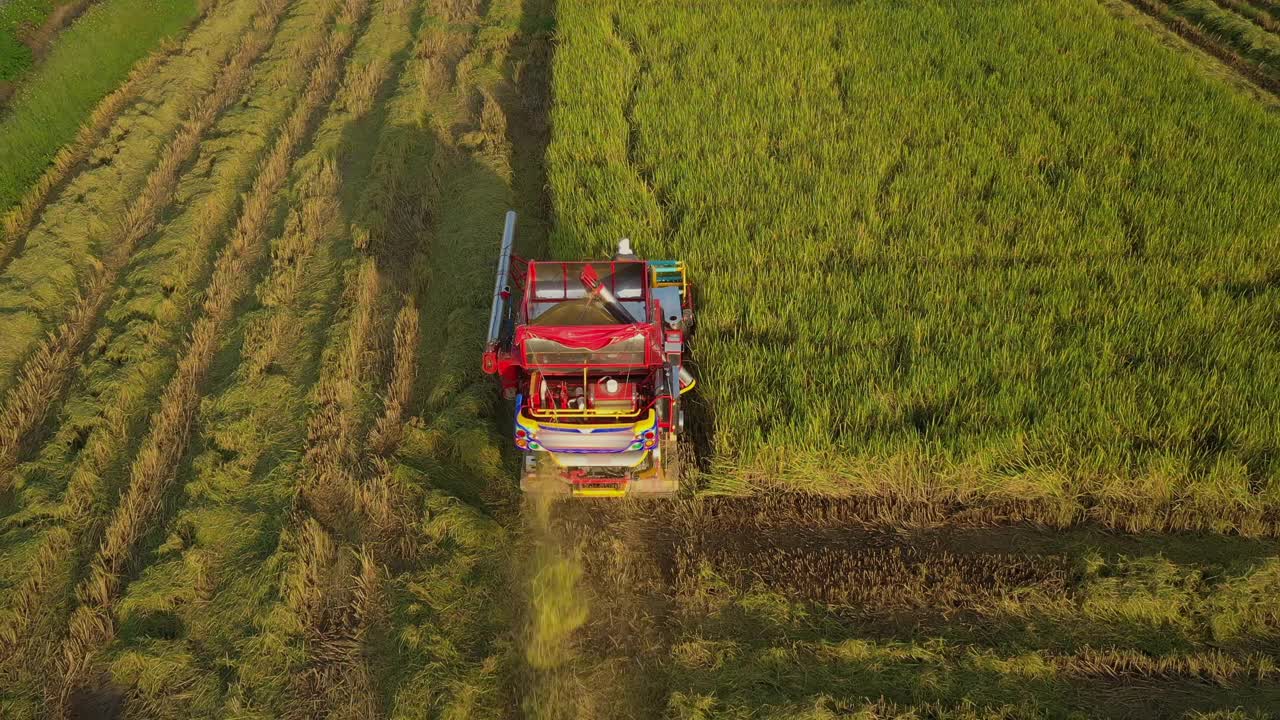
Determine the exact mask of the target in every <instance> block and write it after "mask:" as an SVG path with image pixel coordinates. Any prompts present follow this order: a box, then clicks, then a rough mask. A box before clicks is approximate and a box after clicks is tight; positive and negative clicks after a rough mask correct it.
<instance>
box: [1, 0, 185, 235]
mask: <svg viewBox="0 0 1280 720" xmlns="http://www.w3.org/2000/svg"><path fill="white" fill-rule="evenodd" d="M199 11H200V8H199V3H198V2H197V0H164V1H163V2H157V1H156V0H104V1H103V2H101V3H99V4H98V5H96V6H94V7H92V8H90V9H89V10H88V11H87V12H86V13H85V14H84V15H83V16H81V18H80V19H79V20H77V21H76V22H75V24H73V25H72V26H71V27H69V28H67V30H66V31H65V32H63V33H62V34H61V35H60V36H59V37H58V39H57V40H56V41H55V42H54V44H53V47H52V48H51V49H50V53H49V56H48V58H47V59H46V60H45V61H44V62H43V63H42V64H41V65H40V67H39V68H37V69H36V70H35V71H34V72H32V73H31V74H30V76H28V77H27V78H26V79H25V81H24V83H23V87H22V89H21V90H20V91H19V92H18V94H17V96H15V97H14V98H13V100H12V102H11V104H10V107H9V109H8V111H7V112H6V113H5V114H4V115H3V116H0V168H2V169H3V170H2V171H0V212H3V211H4V210H7V209H8V208H9V207H11V206H12V205H13V204H14V203H15V202H16V201H17V199H18V198H19V197H21V196H22V193H23V192H24V191H25V190H26V189H27V187H28V186H29V185H30V184H31V183H32V182H33V181H35V179H36V178H37V177H39V175H40V173H41V172H43V171H44V169H45V166H46V165H48V163H49V161H50V160H51V159H52V158H53V156H54V154H55V153H57V151H58V148H60V147H62V145H64V144H65V143H67V142H68V141H70V140H71V138H72V137H74V136H75V133H76V130H77V128H79V126H80V123H81V122H83V121H84V119H85V117H87V116H88V114H89V112H90V111H91V110H92V109H93V106H94V105H95V104H97V102H98V101H99V100H100V99H102V97H103V96H105V95H106V94H107V93H109V92H110V91H111V90H112V89H113V88H115V87H116V86H117V85H118V84H119V83H120V82H121V80H123V79H124V77H125V76H126V75H127V74H128V72H129V68H131V67H132V66H133V64H134V63H135V62H137V61H138V60H139V59H141V58H142V57H144V56H145V55H146V54H147V53H149V52H151V50H152V49H153V48H155V47H156V46H157V45H158V44H159V43H160V42H161V41H162V40H163V39H165V38H171V37H174V36H176V35H178V34H179V33H181V32H182V30H183V28H185V27H186V26H187V25H188V24H190V23H191V21H192V20H194V19H195V18H196V16H197V15H198V14H199ZM0 62H2V61H0Z"/></svg>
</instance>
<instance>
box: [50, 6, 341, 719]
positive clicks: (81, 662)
mask: <svg viewBox="0 0 1280 720" xmlns="http://www.w3.org/2000/svg"><path fill="white" fill-rule="evenodd" d="M285 6H286V3H284V2H280V3H279V4H278V8H279V9H278V11H277V13H278V12H281V11H283V9H284V7H285ZM362 12H363V7H362V6H361V5H360V4H359V0H356V1H355V2H354V3H349V4H348V5H347V7H346V8H345V9H344V12H343V13H342V14H341V15H340V16H339V22H345V23H352V22H356V21H358V20H359V19H360V15H361V14H362ZM272 27H274V23H272ZM351 40H352V39H351V35H350V34H349V33H335V34H333V35H331V36H330V39H329V41H328V43H327V45H326V47H325V48H324V50H323V52H322V54H321V55H320V57H319V58H318V62H317V63H316V64H315V65H314V67H313V69H312V71H311V75H310V78H309V80H308V84H307V88H306V91H305V92H304V94H303V96H302V98H301V99H300V100H299V102H298V105H297V107H296V108H295V109H294V111H293V113H292V114H291V115H290V117H289V118H288V119H287V120H286V121H285V123H284V124H283V125H282V127H281V129H280V133H279V135H278V136H277V137H276V139H275V141H274V145H273V147H272V149H271V152H270V153H269V154H268V155H267V157H266V159H265V160H264V161H263V163H262V165H261V168H260V171H259V174H258V176H257V178H256V179H255V180H254V184H253V188H252V190H251V191H250V193H249V194H248V196H247V197H246V198H245V200H244V204H243V207H242V209H241V215H240V219H239V221H238V222H237V225H236V228H235V230H234V231H233V233H232V235H231V239H230V240H229V242H228V244H227V246H226V247H225V248H224V249H223V251H222V254H221V256H220V257H219V258H218V261H217V263H216V265H215V268H214V273H213V276H212V279H211V281H210V284H209V288H208V291H207V293H206V297H205V301H204V303H203V308H202V312H203V314H202V317H201V318H200V319H199V320H198V321H197V322H196V323H195V325H194V327H193V329H192V331H191V337H190V340H189V342H188V346H187V348H186V350H185V353H184V355H183V357H182V359H181V360H180V361H179V363H178V366H177V370H176V372H175V374H174V377H173V378H172V379H171V380H170V381H169V383H168V386H167V388H166V389H165V392H164V394H163V395H162V396H161V400H160V406H159V409H158V410H157V411H156V413H155V414H154V415H153V416H152V419H151V421H150V424H149V429H148V432H147V435H146V437H145V438H144V440H143V442H142V447H141V449H140V450H139V452H138V454H137V457H136V458H135V459H134V461H133V464H132V467H131V470H130V478H129V485H128V488H127V489H126V491H125V493H124V494H123V496H122V497H121V500H120V503H119V505H118V507H117V508H116V510H115V513H114V515H113V516H112V519H111V522H110V523H109V524H108V527H107V531H106V534H105V540H104V542H103V544H102V546H101V547H100V548H99V551H98V553H97V555H96V556H95V558H94V560H93V562H92V564H91V570H90V574H89V577H88V578H86V580H85V581H84V583H83V584H82V585H81V589H80V590H79V591H78V592H77V594H78V596H79V597H80V598H81V600H82V603H83V604H81V605H80V607H78V608H77V609H76V610H75V612H73V614H72V616H71V620H70V634H69V637H68V638H67V640H66V641H65V642H64V645H63V650H62V666H61V668H60V669H61V671H62V672H61V677H62V682H63V683H64V684H63V685H62V686H61V688H60V694H59V695H58V696H57V699H58V701H59V703H60V704H61V703H65V702H66V701H67V698H68V696H69V693H70V691H71V689H73V688H74V687H75V686H76V684H77V683H79V682H83V680H84V678H85V677H86V675H87V673H88V670H89V668H90V667H91V664H92V662H93V660H94V658H95V656H96V653H97V652H98V651H100V649H101V648H102V647H103V646H104V645H105V643H106V642H107V641H109V640H110V639H111V638H112V637H113V635H114V628H113V626H112V618H111V614H110V611H111V604H112V602H113V600H114V599H115V598H116V597H117V596H118V594H119V592H120V590H121V587H122V585H123V583H124V580H125V578H126V577H127V571H128V563H129V561H130V560H131V558H132V557H133V553H134V551H135V548H136V546H137V543H138V541H139V539H140V538H141V537H142V536H143V534H144V533H145V532H146V531H147V530H148V529H149V526H150V523H151V522H152V521H153V520H154V518H155V516H156V514H157V512H158V511H159V510H160V508H161V506H162V503H163V501H164V496H165V494H166V491H167V489H168V487H169V484H170V483H171V482H172V480H173V478H174V476H175V473H176V472H177V464H178V462H179V461H180V460H181V458H182V456H183V455H184V453H185V451H186V447H187V440H188V438H189V437H190V431H191V425H192V422H193V420H194V417H195V412H196V410H197V408H198V405H199V402H200V399H201V397H202V392H203V391H202V387H203V385H204V383H205V380H206V377H207V374H208V371H209V368H210V365H211V363H212V361H213V359H214V354H215V353H216V352H217V350H218V348H219V346H220V343H221V335H222V332H223V330H224V329H225V327H226V325H227V323H228V322H230V320H231V319H232V317H233V313H234V311H235V308H236V306H237V304H238V303H239V302H240V301H241V299H242V298H243V297H244V295H245V293H246V292H247V291H248V290H249V289H250V285H249V278H250V277H251V276H252V275H251V271H252V270H253V268H254V267H255V266H256V265H257V261H258V258H259V257H260V256H261V255H262V252H263V247H264V245H265V239H266V238H265V237H264V235H265V234H266V232H267V231H268V229H269V224H270V220H271V213H272V211H273V209H274V208H275V206H276V202H277V201H278V193H279V190H280V188H281V187H282V186H283V184H284V182H285V180H286V179H287V177H288V172H289V169H290V167H291V164H292V157H293V155H294V152H295V150H296V148H297V147H299V145H300V144H302V143H304V142H305V140H306V136H307V133H308V132H309V129H310V127H311V124H312V120H313V117H314V115H315V112H316V110H317V109H318V108H319V107H320V106H321V104H322V103H323V102H324V101H325V100H326V99H327V98H328V96H329V94H330V93H331V92H332V90H333V87H334V85H335V80H336V78H337V76H338V73H339V71H340V68H341V62H342V58H343V57H344V55H345V52H346V50H347V48H348V47H349V45H350V43H351Z"/></svg>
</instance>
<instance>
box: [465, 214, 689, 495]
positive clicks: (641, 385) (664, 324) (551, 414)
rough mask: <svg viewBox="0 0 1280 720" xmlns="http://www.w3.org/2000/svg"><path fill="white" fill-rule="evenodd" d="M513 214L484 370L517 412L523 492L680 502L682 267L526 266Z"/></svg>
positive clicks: (624, 263)
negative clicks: (518, 251)
mask: <svg viewBox="0 0 1280 720" xmlns="http://www.w3.org/2000/svg"><path fill="white" fill-rule="evenodd" d="M515 224H516V214H515V213H514V212H508V213H507V219H506V226H505V228H504V229H503V232H502V248H501V251H500V253H499V255H498V274H497V279H496V281H495V284H494V290H493V309H492V311H491V313H490V316H489V336H488V341H487V344H486V346H485V352H484V361H483V364H484V370H485V372H487V373H492V374H494V375H497V376H498V379H499V380H500V381H501V383H502V390H503V394H504V395H505V396H506V397H507V398H508V399H513V400H515V428H514V431H513V432H514V440H515V444H516V447H517V448H519V449H520V450H521V451H523V453H524V465H523V469H522V472H521V479H520V487H521V489H522V490H524V491H525V492H528V493H547V494H556V495H571V496H574V497H622V496H626V495H631V496H667V497H670V496H674V495H675V494H676V492H677V491H678V489H679V487H680V467H679V466H680V463H679V457H680V453H679V451H678V447H679V442H680V436H681V434H682V433H683V431H684V412H683V411H682V410H681V407H680V396H681V395H683V394H684V393H686V392H688V391H689V390H691V389H692V388H693V386H694V382H695V381H694V378H693V375H692V374H690V372H689V371H688V369H687V368H685V366H684V364H683V356H684V351H685V340H686V338H687V334H688V332H689V330H690V327H691V325H692V323H693V301H692V295H691V293H690V287H689V283H688V282H687V280H686V279H685V270H684V263H682V262H680V261H676V260H641V259H639V258H638V257H636V255H635V254H634V253H632V252H631V247H630V242H629V241H628V240H622V241H621V242H619V243H618V253H617V254H616V255H614V257H613V259H612V260H604V261H588V262H560V261H544V260H536V261H535V260H524V259H522V258H520V257H517V256H515V255H513V254H512V244H513V242H514V240H515Z"/></svg>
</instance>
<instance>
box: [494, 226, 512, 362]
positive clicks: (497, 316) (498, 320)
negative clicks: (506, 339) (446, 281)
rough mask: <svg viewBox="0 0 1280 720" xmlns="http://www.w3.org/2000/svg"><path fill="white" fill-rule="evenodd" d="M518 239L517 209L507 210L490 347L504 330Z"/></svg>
mask: <svg viewBox="0 0 1280 720" xmlns="http://www.w3.org/2000/svg"><path fill="white" fill-rule="evenodd" d="M515 239H516V211H515V210H508V211H507V222H506V225H505V226H504V227H503V228H502V249H501V250H499V251H498V276H497V279H495V280H494V283H493V306H492V307H491V308H490V310H489V338H488V347H491V348H492V347H494V346H496V345H497V344H498V335H499V334H501V332H502V318H503V317H504V316H505V315H506V314H507V313H506V307H507V297H508V296H509V295H510V294H511V285H510V284H509V281H508V277H507V276H508V274H509V273H510V272H511V247H512V246H513V245H514V244H515Z"/></svg>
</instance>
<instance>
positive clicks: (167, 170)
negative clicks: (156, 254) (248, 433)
mask: <svg viewBox="0 0 1280 720" xmlns="http://www.w3.org/2000/svg"><path fill="white" fill-rule="evenodd" d="M260 1H261V7H260V11H261V15H259V16H258V19H256V20H255V28H254V30H253V31H252V32H251V33H250V34H249V35H247V36H246V37H245V38H244V39H243V40H242V41H241V43H240V45H239V48H238V49H237V50H236V52H235V55H234V56H233V57H232V58H231V60H230V61H229V62H228V64H227V67H226V69H225V70H224V72H223V73H222V74H221V75H220V76H219V77H218V80H217V83H216V84H215V85H214V87H213V88H212V89H211V90H210V91H209V93H208V94H207V95H205V96H204V97H203V98H202V99H201V100H200V101H199V104H198V105H197V106H196V108H195V109H194V110H193V112H192V114H191V115H190V116H189V117H188V119H187V120H186V121H185V122H184V123H183V125H182V126H181V127H180V128H179V130H178V133H177V135H175V136H174V137H173V139H172V140H170V142H169V144H168V145H167V146H166V147H165V149H164V150H163V151H162V153H161V156H160V160H159V162H158V163H157V165H156V166H155V168H154V169H153V170H152V171H151V173H150V174H149V175H148V177H147V180H146V183H145V185H144V187H143V189H142V191H141V194H140V195H139V197H138V198H137V199H136V200H135V201H134V202H133V203H132V204H131V205H130V207H129V209H128V211H127V212H126V214H125V218H124V222H123V224H122V225H121V227H120V230H119V231H118V234H117V235H116V236H115V237H114V238H112V242H110V243H108V244H109V246H112V247H114V251H113V252H112V253H111V254H110V255H109V256H108V257H107V258H106V260H105V261H102V262H100V263H98V264H97V265H96V267H95V269H94V271H93V273H92V275H91V276H90V278H89V279H88V281H87V283H86V285H85V288H84V290H83V291H82V293H81V295H80V296H79V298H78V301H77V302H76V305H75V306H74V307H73V309H72V311H71V313H70V315H69V317H68V318H67V320H66V321H64V322H63V324H62V325H61V326H59V327H58V328H57V329H56V330H55V331H54V332H53V333H52V334H50V336H49V337H48V338H47V339H46V340H45V341H44V342H43V343H42V344H41V346H40V348H39V349H38V350H37V351H36V352H35V354H34V356H32V357H31V358H29V359H28V360H27V362H26V363H25V364H24V366H23V369H22V371H21V372H20V373H19V376H18V382H17V384H16V385H15V386H14V387H13V388H12V389H11V390H10V391H9V393H8V395H7V396H6V397H5V400H4V404H3V408H2V409H0V494H2V493H6V492H9V491H11V490H12V489H13V483H14V475H13V472H12V471H13V469H14V467H15V466H16V465H17V463H18V460H19V458H20V454H21V452H22V449H23V446H24V445H25V444H26V442H28V441H29V440H30V438H31V436H32V434H33V433H35V432H36V431H37V429H38V428H39V426H40V425H41V424H42V423H43V422H44V420H45V418H46V417H48V415H49V413H50V411H51V410H52V409H53V408H54V406H55V405H57V401H58V400H59V399H60V398H61V396H62V394H63V393H64V392H65V390H66V388H67V385H68V384H69V381H70V377H71V375H72V373H73V372H74V371H75V368H76V366H77V365H78V359H79V356H80V354H81V352H82V351H83V350H84V346H85V343H86V342H87V340H88V338H89V336H90V335H91V334H92V332H93V330H94V329H95V328H96V327H97V325H98V321H99V318H100V316H101V314H102V311H103V309H104V307H105V306H106V304H107V301H108V300H109V299H110V298H111V296H112V293H113V292H114V290H115V286H116V283H117V282H118V281H119V278H120V274H121V272H122V271H123V270H124V268H125V266H126V265H127V263H128V262H129V260H130V258H131V257H132V256H133V253H134V251H135V250H136V248H137V246H138V245H139V243H141V242H142V240H143V239H144V238H146V237H147V235H148V234H150V232H151V231H152V230H153V229H154V228H155V225H156V222H157V221H158V219H159V217H160V214H161V213H162V212H163V211H164V210H165V208H167V207H168V206H169V204H170V202H171V201H172V199H173V192H174V189H175V188H176V186H177V183H178V179H179V175H180V173H181V172H182V171H183V169H184V168H185V166H186V164H187V162H188V161H189V160H190V159H191V157H192V156H193V154H194V153H195V151H196V149H197V148H198V147H199V144H200V142H201V139H202V138H203V137H204V134H205V132H206V131H207V130H208V129H209V128H210V127H211V126H212V125H213V123H214V121H215V120H217V118H218V117H219V116H220V115H221V113H222V112H223V111H224V110H225V109H226V108H227V107H228V106H230V104H231V103H232V102H233V101H234V100H235V99H236V98H237V97H239V96H240V93H241V90H242V89H243V88H244V86H245V83H246V82H247V80H248V78H249V69H250V67H251V66H252V64H253V63H254V62H255V61H256V60H257V58H258V56H259V55H261V53H262V52H263V51H264V50H265V49H266V48H267V47H268V45H269V44H270V41H271V39H272V38H273V37H274V34H275V29H276V27H277V25H278V24H279V21H280V17H281V16H282V15H283V13H284V10H285V8H286V7H287V6H288V0H260Z"/></svg>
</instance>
